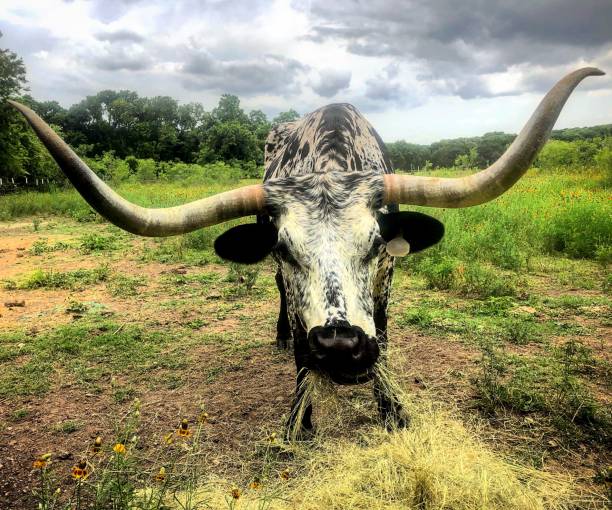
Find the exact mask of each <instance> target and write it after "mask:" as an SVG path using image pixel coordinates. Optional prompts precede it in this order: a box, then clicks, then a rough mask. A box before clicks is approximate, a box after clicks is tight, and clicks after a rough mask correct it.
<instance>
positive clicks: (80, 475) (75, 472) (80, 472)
mask: <svg viewBox="0 0 612 510" xmlns="http://www.w3.org/2000/svg"><path fill="white" fill-rule="evenodd" d="M90 474H91V471H90V469H89V466H88V465H87V461H85V460H82V461H80V462H79V463H78V464H76V465H75V466H72V478H74V479H75V480H85V479H86V478H87V477H88V476H89V475H90Z"/></svg>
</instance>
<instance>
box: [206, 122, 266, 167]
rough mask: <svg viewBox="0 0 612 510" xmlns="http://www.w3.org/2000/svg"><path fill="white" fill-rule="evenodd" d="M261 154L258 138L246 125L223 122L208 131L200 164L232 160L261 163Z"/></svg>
mask: <svg viewBox="0 0 612 510" xmlns="http://www.w3.org/2000/svg"><path fill="white" fill-rule="evenodd" d="M260 153H261V150H260V149H259V147H258V144H257V138H255V135H254V134H253V133H252V132H251V131H250V130H249V129H248V127H247V126H246V125H245V124H241V123H240V122H236V121H233V122H221V123H218V124H215V125H214V126H213V127H212V128H211V129H210V130H209V131H208V133H207V137H206V140H205V141H204V143H203V144H202V147H201V150H200V156H199V158H198V163H199V164H204V163H210V162H213V161H232V160H237V161H256V162H259V161H260V160H261V159H262V156H261V154H260Z"/></svg>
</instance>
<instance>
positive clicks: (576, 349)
mask: <svg viewBox="0 0 612 510" xmlns="http://www.w3.org/2000/svg"><path fill="white" fill-rule="evenodd" d="M482 349H483V350H482V352H483V355H482V359H481V362H480V373H479V374H478V376H477V377H476V378H475V379H474V381H473V382H474V386H475V389H476V390H477V394H478V399H479V402H480V405H481V407H482V409H484V410H485V411H487V412H490V413H495V412H497V411H498V410H499V409H500V408H505V409H510V410H512V411H514V412H517V413H521V414H536V415H540V416H541V417H542V419H547V420H548V421H549V422H550V424H551V425H553V426H554V427H556V428H557V430H559V431H560V432H561V433H563V434H564V437H565V439H567V440H569V441H571V442H575V441H577V440H585V439H594V440H597V441H599V442H601V443H602V444H605V443H606V442H607V441H609V440H610V439H611V431H612V414H611V409H610V408H609V407H605V406H603V405H601V404H600V403H599V402H598V401H597V400H596V399H595V397H594V395H593V393H592V392H591V390H590V389H589V387H588V385H587V383H586V381H587V380H588V379H589V376H593V374H595V373H597V374H598V375H601V373H600V370H605V371H606V372H609V367H607V366H606V365H605V363H604V362H600V361H597V360H596V359H595V358H594V357H593V356H592V352H591V349H589V348H588V347H586V346H585V345H583V344H582V343H580V342H579V341H576V340H573V339H572V340H568V341H566V342H564V343H563V344H561V346H559V347H549V348H548V350H547V351H545V352H544V353H543V354H539V355H532V356H530V355H517V354H508V353H506V352H505V351H504V349H503V348H500V347H496V346H495V345H493V344H491V343H485V344H484V345H483V347H482ZM598 369H600V370H598ZM608 376H609V373H608Z"/></svg>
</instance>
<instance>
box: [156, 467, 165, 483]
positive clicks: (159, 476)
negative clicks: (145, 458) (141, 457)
mask: <svg viewBox="0 0 612 510" xmlns="http://www.w3.org/2000/svg"><path fill="white" fill-rule="evenodd" d="M165 479H166V468H165V467H164V466H162V467H160V468H159V471H158V473H157V474H156V475H155V481H157V482H163V481H164V480H165Z"/></svg>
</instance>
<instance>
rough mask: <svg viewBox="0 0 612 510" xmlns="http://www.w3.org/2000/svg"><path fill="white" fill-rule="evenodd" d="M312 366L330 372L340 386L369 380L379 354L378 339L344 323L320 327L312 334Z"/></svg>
mask: <svg viewBox="0 0 612 510" xmlns="http://www.w3.org/2000/svg"><path fill="white" fill-rule="evenodd" d="M308 343H309V347H310V362H309V363H310V367H311V368H314V369H315V370H318V371H321V372H324V373H326V374H327V375H329V376H330V377H331V379H332V380H333V381H334V382H337V383H339V384H355V383H358V382H364V381H366V380H368V378H369V377H370V375H371V369H372V367H373V366H374V363H376V360H377V359H378V355H379V348H378V342H377V340H376V338H370V337H368V336H367V335H366V334H365V332H364V331H363V330H362V329H361V328H359V327H356V326H351V325H350V324H348V323H346V322H343V323H337V324H333V325H328V326H317V327H315V328H312V329H311V330H310V331H309V333H308Z"/></svg>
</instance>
